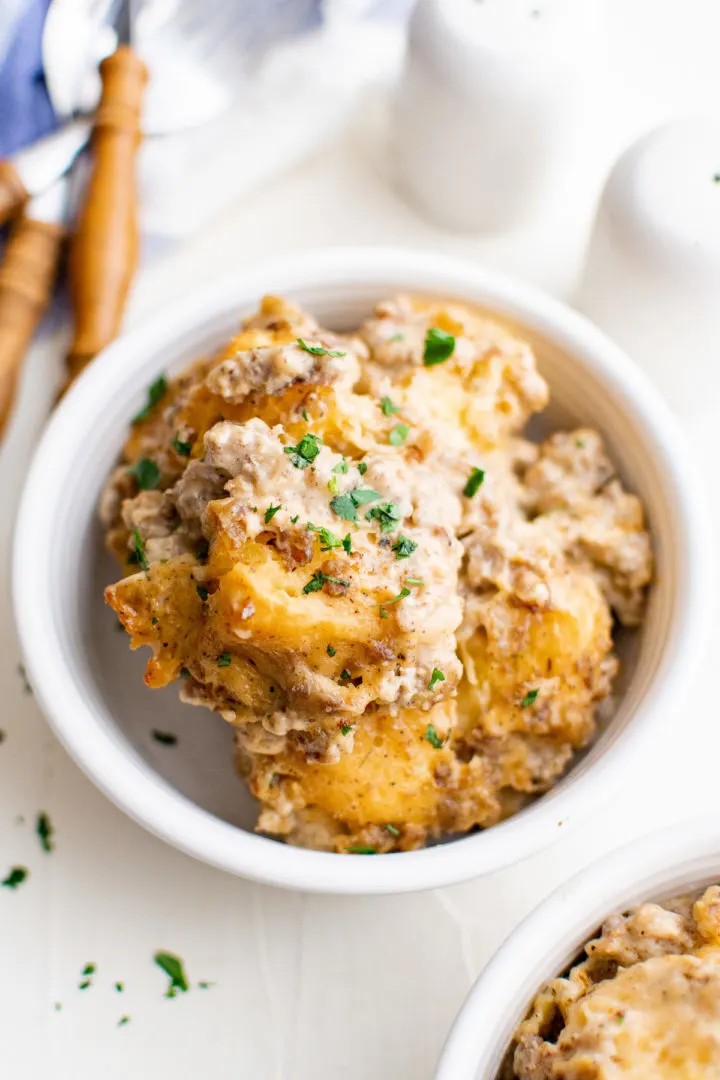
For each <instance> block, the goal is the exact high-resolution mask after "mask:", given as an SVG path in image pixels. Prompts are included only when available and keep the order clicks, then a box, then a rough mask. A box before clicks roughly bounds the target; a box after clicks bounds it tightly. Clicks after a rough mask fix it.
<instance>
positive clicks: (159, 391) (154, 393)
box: [132, 374, 168, 424]
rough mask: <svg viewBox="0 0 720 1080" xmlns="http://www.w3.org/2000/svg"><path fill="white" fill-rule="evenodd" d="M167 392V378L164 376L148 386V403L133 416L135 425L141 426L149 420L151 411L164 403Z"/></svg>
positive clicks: (159, 376) (160, 376)
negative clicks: (140, 424) (160, 403)
mask: <svg viewBox="0 0 720 1080" xmlns="http://www.w3.org/2000/svg"><path fill="white" fill-rule="evenodd" d="M167 391H168V381H167V377H166V376H165V375H164V374H162V375H158V377H157V379H155V381H154V382H151V383H150V385H149V386H148V391H147V402H146V404H145V405H144V406H143V408H142V409H141V410H140V412H139V413H137V414H136V415H135V416H133V419H132V422H133V424H139V423H140V422H141V421H142V420H147V418H148V416H149V415H150V412H151V410H152V409H154V408H155V406H156V405H157V404H158V402H160V401H162V399H163V398H164V397H165V395H166V394H167Z"/></svg>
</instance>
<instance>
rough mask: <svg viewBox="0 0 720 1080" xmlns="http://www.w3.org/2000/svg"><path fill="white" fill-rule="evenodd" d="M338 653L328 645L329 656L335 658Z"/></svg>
mask: <svg viewBox="0 0 720 1080" xmlns="http://www.w3.org/2000/svg"><path fill="white" fill-rule="evenodd" d="M336 652H337V649H333V647H332V645H328V647H327V654H328V656H334V655H335V653H336Z"/></svg>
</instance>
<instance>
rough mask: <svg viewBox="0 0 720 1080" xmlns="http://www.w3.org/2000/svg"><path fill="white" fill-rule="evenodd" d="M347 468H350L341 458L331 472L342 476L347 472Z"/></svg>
mask: <svg viewBox="0 0 720 1080" xmlns="http://www.w3.org/2000/svg"><path fill="white" fill-rule="evenodd" d="M349 468H350V466H349V465H348V463H347V461H346V460H345V458H343V459H342V461H338V463H337V465H336V466H335V467H334V468H333V472H334V473H340V474H342V475H344V474H345V473H346V472H347V471H348V469H349Z"/></svg>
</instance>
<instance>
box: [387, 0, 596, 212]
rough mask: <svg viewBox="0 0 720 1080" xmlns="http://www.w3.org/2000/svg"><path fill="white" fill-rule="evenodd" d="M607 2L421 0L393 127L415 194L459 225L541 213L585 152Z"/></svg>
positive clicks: (410, 192) (399, 161) (398, 164)
mask: <svg viewBox="0 0 720 1080" xmlns="http://www.w3.org/2000/svg"><path fill="white" fill-rule="evenodd" d="M601 12H602V8H601V6H600V5H599V4H598V3H597V0H419V2H418V4H417V6H416V8H415V10H414V12H413V15H412V19H411V23H410V34H409V41H408V51H407V58H406V62H405V67H404V70H403V73H402V76H401V79H400V84H399V87H398V91H397V96H396V100H395V106H394V111H393V131H392V150H393V153H394V155H395V168H396V176H397V180H398V182H399V185H400V187H401V189H402V190H403V192H404V193H405V194H406V196H407V197H408V199H409V201H410V202H412V203H413V204H414V205H415V206H416V207H417V208H418V209H419V210H420V211H421V212H423V213H424V214H425V215H426V216H427V217H429V218H430V220H432V221H433V222H435V223H436V224H439V225H442V226H444V227H447V228H451V229H456V230H461V231H473V232H477V231H485V232H500V231H505V230H507V229H509V228H512V227H513V226H515V225H516V224H518V223H521V222H523V221H524V220H526V219H528V218H529V217H531V216H532V215H533V213H534V212H538V211H539V209H541V207H542V200H543V198H544V197H545V196H547V194H548V193H549V192H550V191H551V189H552V187H553V185H554V184H557V183H558V182H561V180H562V175H563V170H564V169H566V167H567V164H568V161H569V159H570V158H572V156H573V154H575V155H576V154H577V153H578V148H579V144H580V142H581V140H580V139H579V138H578V135H579V133H580V132H581V130H582V127H583V123H584V122H585V123H586V118H584V109H585V105H586V102H587V99H588V95H589V93H590V92H592V88H593V84H594V80H593V76H592V69H593V67H594V66H595V65H596V63H597V61H598V59H599V55H600V54H601V53H602V46H603V41H604V39H603V35H602V32H601V30H602V17H601Z"/></svg>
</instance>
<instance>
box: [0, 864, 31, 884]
mask: <svg viewBox="0 0 720 1080" xmlns="http://www.w3.org/2000/svg"><path fill="white" fill-rule="evenodd" d="M29 875H30V871H29V870H28V869H26V867H24V866H13V868H12V870H11V871H10V873H9V874H8V876H7V877H6V878H5V879H4V880H3V881H0V885H2V886H3V888H5V889H17V887H18V885H22V883H23V881H25V879H26V878H27V877H29Z"/></svg>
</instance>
